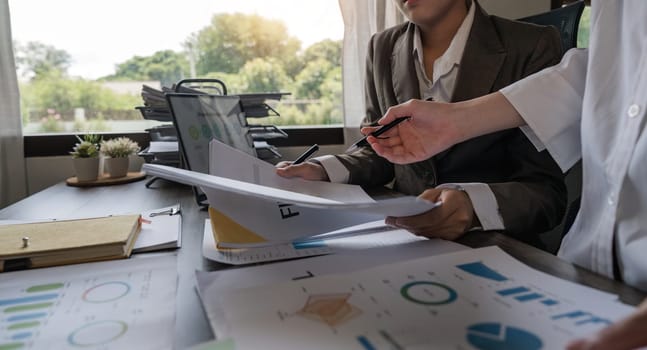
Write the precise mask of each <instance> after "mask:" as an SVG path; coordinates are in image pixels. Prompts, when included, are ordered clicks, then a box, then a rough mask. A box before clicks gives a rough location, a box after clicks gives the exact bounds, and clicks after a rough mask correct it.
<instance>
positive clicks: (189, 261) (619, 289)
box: [0, 180, 646, 349]
mask: <svg viewBox="0 0 647 350" xmlns="http://www.w3.org/2000/svg"><path fill="white" fill-rule="evenodd" d="M176 203H180V205H181V207H182V248H181V249H180V250H179V251H178V273H179V276H180V277H179V284H178V295H177V315H176V326H175V329H176V340H175V342H176V344H175V345H176V348H178V349H183V348H186V347H188V346H191V345H195V344H197V343H200V342H204V341H207V340H210V339H212V338H213V334H212V332H211V329H210V328H209V324H208V321H207V318H206V316H205V314H204V311H203V309H202V306H201V304H200V300H199V298H198V295H197V293H196V290H195V270H218V269H225V268H229V266H228V265H223V264H218V263H214V262H211V261H208V260H206V259H203V258H202V235H203V225H204V220H205V219H206V218H207V216H208V215H207V212H206V211H205V210H200V209H199V207H198V206H197V204H196V202H195V199H194V196H193V192H192V191H191V188H190V187H187V186H183V185H178V184H175V183H170V182H166V181H164V180H158V181H157V182H155V184H154V185H153V187H152V188H149V189H147V188H146V187H145V186H144V182H135V183H130V184H124V185H119V186H110V187H95V188H77V187H69V186H66V185H65V183H60V184H57V185H55V186H52V187H50V188H48V189H45V190H43V191H41V192H38V193H36V194H34V195H32V196H30V197H28V198H25V199H24V200H22V201H20V202H18V203H15V204H13V205H11V206H9V207H6V208H4V209H2V210H0V219H39V218H53V217H66V216H72V215H74V216H101V215H105V213H106V212H110V211H113V212H114V211H120V212H123V211H132V212H141V211H145V210H148V209H155V208H161V207H166V206H170V205H173V204H176ZM458 242H459V243H462V244H465V245H467V246H470V247H484V246H489V245H498V246H500V247H501V248H502V249H503V250H505V251H506V252H508V253H509V254H510V255H512V256H514V257H515V258H517V259H519V260H520V261H523V262H524V263H526V264H528V265H529V266H531V267H533V268H536V269H538V270H541V271H544V272H546V273H549V274H551V275H553V276H557V277H561V278H564V279H568V280H571V281H575V282H579V283H582V284H585V285H589V286H592V287H595V288H598V289H601V290H604V291H607V292H612V293H616V294H618V295H620V298H621V300H622V301H624V302H626V303H629V304H633V305H635V304H638V303H639V302H640V301H642V300H643V299H644V298H645V296H646V294H645V293H643V292H641V291H639V290H637V289H634V288H631V287H629V286H626V285H624V284H622V283H618V282H616V281H613V280H610V279H608V278H605V277H602V276H600V275H597V274H594V273H591V272H589V271H587V270H584V269H581V268H579V267H576V266H574V265H572V264H569V263H567V262H565V261H563V260H560V259H559V258H557V257H555V256H554V255H551V254H549V253H546V252H544V251H541V250H539V249H536V248H534V247H531V246H529V245H526V244H524V243H521V242H519V241H516V240H514V239H511V238H509V237H506V236H504V235H502V234H499V233H494V232H471V233H469V234H468V235H466V236H464V237H463V238H461V239H460V240H459V241H458Z"/></svg>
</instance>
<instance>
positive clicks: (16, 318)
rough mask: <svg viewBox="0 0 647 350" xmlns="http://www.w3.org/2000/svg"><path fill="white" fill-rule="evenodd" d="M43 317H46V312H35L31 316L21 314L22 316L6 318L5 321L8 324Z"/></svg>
mask: <svg viewBox="0 0 647 350" xmlns="http://www.w3.org/2000/svg"><path fill="white" fill-rule="evenodd" d="M45 316H47V312H36V313H32V314H22V315H16V316H11V317H9V318H7V321H9V322H16V321H27V320H33V319H36V318H41V317H45Z"/></svg>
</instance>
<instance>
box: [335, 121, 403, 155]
mask: <svg viewBox="0 0 647 350" xmlns="http://www.w3.org/2000/svg"><path fill="white" fill-rule="evenodd" d="M408 119H409V117H402V118H397V119H394V120H393V121H391V122H390V123H388V124H386V125H383V126H382V127H381V128H379V129H377V130H375V131H373V132H372V133H370V134H368V135H366V136H364V137H362V138H361V139H360V140H359V141H357V142H355V143H354V144H352V145H351V146H350V147H349V148H348V149H347V150H346V152H350V151H353V150H354V149H356V148H359V147H362V146H368V141H367V140H366V139H367V138H368V137H369V136H373V137H378V136H380V135H382V134H384V133H385V132H387V131H389V130H391V129H392V128H393V127H395V126H396V125H398V124H400V123H402V122H403V121H405V120H408Z"/></svg>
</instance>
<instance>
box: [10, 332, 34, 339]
mask: <svg viewBox="0 0 647 350" xmlns="http://www.w3.org/2000/svg"><path fill="white" fill-rule="evenodd" d="M31 335H32V333H31V332H22V333H16V334H14V335H12V336H11V339H12V340H23V339H27V338H30V337H31Z"/></svg>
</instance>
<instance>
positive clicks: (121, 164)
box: [103, 157, 128, 178]
mask: <svg viewBox="0 0 647 350" xmlns="http://www.w3.org/2000/svg"><path fill="white" fill-rule="evenodd" d="M103 166H104V168H105V169H106V172H107V173H108V176H110V177H111V178H115V177H124V176H126V175H128V157H121V158H105V159H104V160H103Z"/></svg>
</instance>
